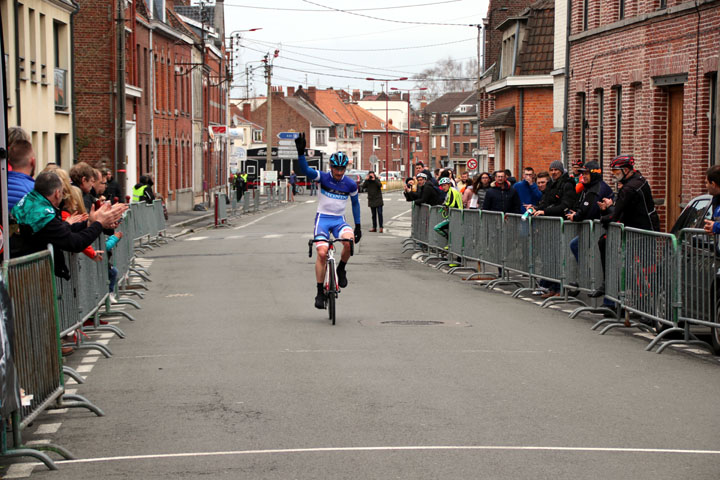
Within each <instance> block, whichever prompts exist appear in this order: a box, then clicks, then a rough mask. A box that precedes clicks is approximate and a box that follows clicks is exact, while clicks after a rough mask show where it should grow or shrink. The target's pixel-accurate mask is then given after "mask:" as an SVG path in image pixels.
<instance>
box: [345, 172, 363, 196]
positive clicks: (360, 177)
mask: <svg viewBox="0 0 720 480" xmlns="http://www.w3.org/2000/svg"><path fill="white" fill-rule="evenodd" d="M367 174H368V171H367V170H348V171H347V173H345V176H346V177H349V178H352V179H353V180H355V182H356V183H357V186H358V191H359V192H364V191H365V190H364V189H363V188H362V184H363V182H364V181H365V177H366V176H367Z"/></svg>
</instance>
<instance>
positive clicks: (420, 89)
mask: <svg viewBox="0 0 720 480" xmlns="http://www.w3.org/2000/svg"><path fill="white" fill-rule="evenodd" d="M390 90H398V91H401V92H407V94H408V124H407V127H408V128H407V131H408V133H407V135H408V136H407V146H408V153H407V171H406V172H405V175H406V176H411V175H410V173H411V172H412V170H410V93H411V92H422V91H423V90H427V87H422V88H395V87H392V88H391V89H390Z"/></svg>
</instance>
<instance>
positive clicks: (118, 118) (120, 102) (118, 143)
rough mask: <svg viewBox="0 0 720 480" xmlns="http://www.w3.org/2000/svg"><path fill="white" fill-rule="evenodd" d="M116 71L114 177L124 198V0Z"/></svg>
mask: <svg viewBox="0 0 720 480" xmlns="http://www.w3.org/2000/svg"><path fill="white" fill-rule="evenodd" d="M116 34H117V40H116V41H117V59H116V63H117V73H116V75H115V91H116V93H117V95H116V100H117V104H116V106H115V165H114V168H113V170H114V171H115V178H117V182H118V184H119V185H120V196H121V199H123V200H124V198H125V187H126V185H125V183H126V181H127V176H126V169H125V156H126V152H125V0H117V31H116Z"/></svg>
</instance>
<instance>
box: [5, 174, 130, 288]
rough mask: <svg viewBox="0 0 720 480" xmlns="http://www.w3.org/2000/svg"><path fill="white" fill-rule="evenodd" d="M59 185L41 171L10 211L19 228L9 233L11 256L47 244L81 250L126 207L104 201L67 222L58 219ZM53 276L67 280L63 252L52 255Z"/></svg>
mask: <svg viewBox="0 0 720 480" xmlns="http://www.w3.org/2000/svg"><path fill="white" fill-rule="evenodd" d="M62 200H63V185H62V181H61V180H60V177H58V176H57V174H55V173H54V172H43V173H41V174H39V175H38V176H37V178H36V179H35V188H34V190H33V191H32V192H30V193H28V194H27V195H26V196H25V197H24V198H23V199H22V200H20V202H18V204H17V205H15V208H13V210H12V213H13V216H14V217H15V219H16V220H17V223H18V225H19V227H20V234H19V237H18V236H17V235H15V236H13V238H12V240H11V250H12V252H13V256H19V255H28V254H30V253H34V252H38V251H40V250H43V249H45V248H46V247H47V244H48V243H50V244H52V246H53V247H54V248H55V249H56V251H61V250H65V251H68V252H75V253H79V252H82V251H83V250H84V249H85V248H87V247H88V245H90V244H92V242H94V241H95V239H96V238H97V237H98V236H99V235H100V234H101V233H102V231H103V229H104V228H108V229H109V228H115V227H116V226H117V224H118V222H119V221H120V218H121V217H122V214H123V212H124V211H125V210H126V209H127V206H125V205H122V204H118V205H115V206H113V207H110V206H109V205H107V204H105V205H103V206H102V207H101V208H100V209H99V210H95V209H94V208H93V209H92V210H91V211H90V214H89V218H88V220H87V221H82V222H77V223H73V224H72V225H70V224H68V223H67V222H64V221H63V220H61V217H60V210H59V208H60V204H61V203H62ZM55 275H57V276H58V277H62V278H65V279H68V280H69V279H70V274H69V271H68V269H67V266H66V265H65V257H64V256H63V255H55Z"/></svg>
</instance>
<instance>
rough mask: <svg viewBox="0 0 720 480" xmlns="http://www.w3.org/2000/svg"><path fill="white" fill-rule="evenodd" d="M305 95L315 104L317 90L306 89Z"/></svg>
mask: <svg viewBox="0 0 720 480" xmlns="http://www.w3.org/2000/svg"><path fill="white" fill-rule="evenodd" d="M307 94H308V97H310V101H312V102H313V103H315V97H317V89H316V88H315V87H308V89H307Z"/></svg>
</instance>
